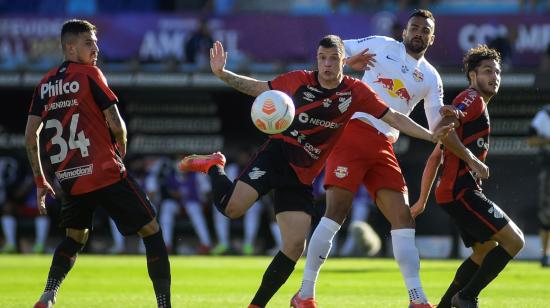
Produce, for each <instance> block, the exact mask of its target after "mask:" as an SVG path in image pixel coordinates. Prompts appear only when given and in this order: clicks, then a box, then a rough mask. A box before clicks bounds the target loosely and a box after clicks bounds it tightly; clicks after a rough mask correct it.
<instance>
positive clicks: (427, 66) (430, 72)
mask: <svg viewBox="0 0 550 308" xmlns="http://www.w3.org/2000/svg"><path fill="white" fill-rule="evenodd" d="M420 67H421V70H422V71H423V72H422V73H423V74H424V75H426V76H430V77H431V78H434V79H436V80H441V75H439V72H438V71H437V69H436V68H435V67H434V66H433V65H432V64H431V63H430V62H429V61H428V60H427V59H426V58H422V62H421V63H420Z"/></svg>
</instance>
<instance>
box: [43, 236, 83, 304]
mask: <svg viewBox="0 0 550 308" xmlns="http://www.w3.org/2000/svg"><path fill="white" fill-rule="evenodd" d="M66 235H67V237H66V238H65V239H64V240H63V241H62V242H61V243H60V244H59V245H58V246H57V248H56V249H55V252H54V255H53V258H52V265H51V266H50V272H49V273H48V281H47V282H46V287H45V288H44V293H43V294H42V296H41V297H40V299H39V300H38V302H37V303H36V304H35V305H34V307H35V308H46V307H52V306H53V304H55V300H56V296H57V291H58V290H59V287H60V286H61V283H62V282H63V280H64V279H65V277H66V276H67V274H68V273H69V271H70V270H71V268H72V267H73V265H74V262H75V261H76V257H77V255H78V253H79V252H80V251H82V248H83V247H84V244H86V241H87V240H88V236H89V230H88V229H82V230H79V229H67V230H66Z"/></svg>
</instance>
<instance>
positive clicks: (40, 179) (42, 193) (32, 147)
mask: <svg viewBox="0 0 550 308" xmlns="http://www.w3.org/2000/svg"><path fill="white" fill-rule="evenodd" d="M41 129H42V119H41V118H40V117H38V116H34V115H29V116H28V118H27V127H26V128H25V146H26V149H27V157H28V159H29V163H30V165H31V169H32V174H33V176H34V180H35V183H36V201H37V202H36V204H37V206H38V211H39V212H40V215H46V214H48V213H47V211H46V194H47V193H50V194H52V196H55V193H54V191H53V189H52V187H51V186H50V184H49V183H48V182H47V181H46V178H45V177H44V172H42V165H41V164H40V155H39V149H38V138H39V137H38V136H39V133H40V130H41Z"/></svg>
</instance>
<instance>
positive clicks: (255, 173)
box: [248, 167, 265, 180]
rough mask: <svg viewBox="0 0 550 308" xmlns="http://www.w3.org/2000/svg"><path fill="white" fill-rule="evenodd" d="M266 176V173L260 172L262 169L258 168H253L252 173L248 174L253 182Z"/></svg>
mask: <svg viewBox="0 0 550 308" xmlns="http://www.w3.org/2000/svg"><path fill="white" fill-rule="evenodd" d="M264 174H265V171H262V170H260V168H258V167H254V168H252V171H250V172H249V173H248V177H249V178H250V179H251V180H257V179H259V178H261V177H262V176H264Z"/></svg>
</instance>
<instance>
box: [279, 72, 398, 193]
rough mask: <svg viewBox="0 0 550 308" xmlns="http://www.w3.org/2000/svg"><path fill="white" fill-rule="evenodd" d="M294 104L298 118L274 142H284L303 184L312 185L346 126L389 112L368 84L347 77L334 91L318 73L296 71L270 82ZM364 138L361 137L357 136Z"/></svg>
mask: <svg viewBox="0 0 550 308" xmlns="http://www.w3.org/2000/svg"><path fill="white" fill-rule="evenodd" d="M269 87H270V88H271V89H274V90H279V91H282V92H285V93H286V94H288V95H289V96H290V97H292V101H293V102H294V105H295V108H296V115H295V116H294V121H293V122H292V125H291V126H290V127H289V128H288V129H287V130H286V131H284V132H283V133H281V134H276V135H271V136H270V138H275V139H282V140H283V141H284V155H285V158H286V159H287V160H288V162H289V164H290V166H291V167H292V168H293V169H294V171H295V172H296V174H297V175H298V178H299V179H300V181H301V182H302V183H304V184H307V185H311V184H312V183H313V180H314V179H315V177H316V176H317V175H319V173H320V172H321V170H322V169H323V167H324V165H325V161H326V160H327V156H328V154H329V153H330V151H331V150H332V148H333V147H334V145H335V143H336V141H337V140H338V137H339V136H340V135H341V134H342V132H343V131H344V127H345V125H346V124H347V123H348V121H349V119H350V118H351V116H352V115H353V114H354V113H355V112H358V111H360V112H365V113H368V114H371V115H373V116H374V117H376V118H381V117H383V116H384V114H386V112H387V111H388V110H389V107H388V106H387V105H386V103H384V102H383V101H382V100H381V99H380V98H379V97H378V95H377V94H376V93H375V92H374V91H373V90H372V89H371V88H370V87H369V86H368V85H367V84H366V83H364V82H362V81H360V80H358V79H355V78H352V77H348V76H344V79H343V80H342V82H341V83H340V85H338V87H336V88H334V89H325V88H323V87H321V85H320V84H319V81H318V79H317V72H310V71H293V72H289V73H286V74H283V75H280V76H278V77H277V78H275V79H274V80H272V81H270V82H269ZM357 137H358V138H360V137H361V136H357Z"/></svg>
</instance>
